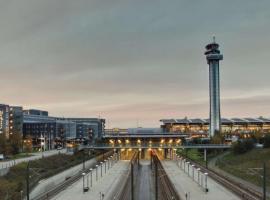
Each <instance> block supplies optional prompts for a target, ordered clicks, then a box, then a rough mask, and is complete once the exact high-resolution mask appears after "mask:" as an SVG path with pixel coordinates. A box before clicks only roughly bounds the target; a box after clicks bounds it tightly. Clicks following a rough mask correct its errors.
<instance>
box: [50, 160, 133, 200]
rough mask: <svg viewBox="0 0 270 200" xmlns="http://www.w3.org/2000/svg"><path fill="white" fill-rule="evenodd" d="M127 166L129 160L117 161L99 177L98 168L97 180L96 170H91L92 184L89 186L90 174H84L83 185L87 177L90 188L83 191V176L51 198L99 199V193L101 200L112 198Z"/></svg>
mask: <svg viewBox="0 0 270 200" xmlns="http://www.w3.org/2000/svg"><path fill="white" fill-rule="evenodd" d="M128 166H129V161H123V160H121V161H118V162H117V163H116V164H114V165H113V167H112V168H110V169H109V170H108V171H107V173H106V174H104V173H105V172H104V167H103V176H102V178H101V177H100V174H101V169H100V167H99V168H98V181H96V170H95V169H94V170H93V174H92V178H93V179H92V180H93V185H92V187H91V176H90V175H89V176H88V175H86V176H85V185H87V179H88V182H89V187H90V190H89V191H88V192H85V193H83V178H81V179H80V180H79V181H77V182H76V183H74V184H73V185H71V186H69V187H68V188H67V189H65V190H64V191H62V192H61V193H59V194H58V195H57V196H55V197H54V198H52V199H53V200H63V199H65V200H74V199H75V200H99V199H102V198H101V194H104V198H103V199H102V200H112V199H113V198H112V195H113V194H114V192H115V190H116V189H117V186H118V185H119V183H120V181H121V180H122V177H123V176H124V175H125V174H126V172H127V170H128Z"/></svg>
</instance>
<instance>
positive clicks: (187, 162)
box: [187, 162, 190, 176]
mask: <svg viewBox="0 0 270 200" xmlns="http://www.w3.org/2000/svg"><path fill="white" fill-rule="evenodd" d="M189 164H190V162H187V165H188V176H189Z"/></svg>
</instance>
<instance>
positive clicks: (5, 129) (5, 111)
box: [0, 104, 10, 138]
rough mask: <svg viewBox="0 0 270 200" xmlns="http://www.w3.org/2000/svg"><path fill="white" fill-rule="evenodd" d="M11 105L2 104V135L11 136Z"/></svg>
mask: <svg viewBox="0 0 270 200" xmlns="http://www.w3.org/2000/svg"><path fill="white" fill-rule="evenodd" d="M9 109H10V108H9V105H5V104H0V135H3V136H4V137H6V138H8V137H9Z"/></svg>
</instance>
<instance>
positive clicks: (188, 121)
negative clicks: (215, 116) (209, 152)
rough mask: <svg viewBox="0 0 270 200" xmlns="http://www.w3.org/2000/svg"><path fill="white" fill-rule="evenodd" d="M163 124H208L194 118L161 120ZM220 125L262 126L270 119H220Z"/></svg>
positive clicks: (207, 121) (207, 120) (203, 120)
mask: <svg viewBox="0 0 270 200" xmlns="http://www.w3.org/2000/svg"><path fill="white" fill-rule="evenodd" d="M160 121H161V122H163V124H209V119H200V118H195V119H188V118H184V119H162V120H160ZM221 123H222V124H248V123H250V124H252V123H253V124H263V123H270V119H268V118H263V117H260V118H251V117H247V118H231V119H228V118H222V119H221Z"/></svg>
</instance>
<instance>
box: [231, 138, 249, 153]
mask: <svg viewBox="0 0 270 200" xmlns="http://www.w3.org/2000/svg"><path fill="white" fill-rule="evenodd" d="M253 148H254V141H253V140H252V139H246V140H239V141H237V142H235V143H234V144H233V146H232V150H233V153H234V154H243V153H246V152H248V151H250V150H252V149H253Z"/></svg>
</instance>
